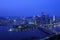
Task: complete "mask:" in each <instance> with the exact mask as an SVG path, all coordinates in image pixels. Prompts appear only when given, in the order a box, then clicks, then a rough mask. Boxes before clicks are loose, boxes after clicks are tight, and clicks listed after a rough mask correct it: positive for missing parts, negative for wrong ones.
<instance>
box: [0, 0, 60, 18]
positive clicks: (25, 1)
mask: <svg viewBox="0 0 60 40" xmlns="http://www.w3.org/2000/svg"><path fill="white" fill-rule="evenodd" d="M41 12H45V14H49V15H57V16H60V15H59V14H60V0H0V16H1V17H5V16H34V15H41Z"/></svg>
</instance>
